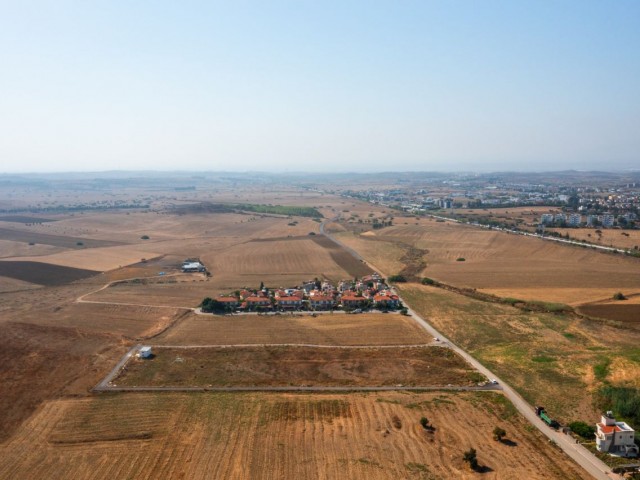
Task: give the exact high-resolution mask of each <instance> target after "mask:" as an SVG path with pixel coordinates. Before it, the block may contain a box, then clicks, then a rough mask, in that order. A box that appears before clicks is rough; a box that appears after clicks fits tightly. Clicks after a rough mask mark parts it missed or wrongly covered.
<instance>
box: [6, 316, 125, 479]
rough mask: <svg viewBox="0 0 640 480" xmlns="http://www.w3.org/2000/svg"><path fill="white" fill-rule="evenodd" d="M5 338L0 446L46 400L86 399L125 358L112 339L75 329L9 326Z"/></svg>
mask: <svg viewBox="0 0 640 480" xmlns="http://www.w3.org/2000/svg"><path fill="white" fill-rule="evenodd" d="M0 338H1V339H2V345H1V348H0V364H1V365H2V368H0V411H1V412H2V415H0V441H4V440H6V439H7V438H8V437H9V436H10V435H11V433H12V432H13V431H14V429H15V428H17V427H18V426H19V425H20V424H21V423H22V422H23V421H24V420H25V419H27V418H28V417H29V416H30V415H31V414H32V413H33V411H35V409H36V408H37V407H38V406H39V405H40V403H41V402H42V401H44V400H47V399H51V398H56V397H59V396H61V395H86V394H87V393H88V390H89V389H90V388H92V387H93V386H94V385H95V384H96V383H97V382H98V380H99V379H100V377H102V376H104V375H105V372H106V371H107V369H108V368H110V366H111V365H113V364H114V362H116V361H117V358H118V357H119V356H121V355H122V354H123V350H120V349H119V348H117V347H115V348H114V343H115V339H114V338H113V337H110V336H106V335H95V334H93V335H91V334H86V333H79V332H78V331H77V330H76V329H73V328H63V327H44V326H39V325H32V324H25V323H14V322H5V323H0ZM0 456H1V455H0ZM0 478H16V477H14V476H11V475H10V476H9V477H7V476H5V475H1V474H0Z"/></svg>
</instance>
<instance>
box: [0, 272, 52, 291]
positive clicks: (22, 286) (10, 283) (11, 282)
mask: <svg viewBox="0 0 640 480" xmlns="http://www.w3.org/2000/svg"><path fill="white" fill-rule="evenodd" d="M38 288H42V286H41V285H36V284H35V283H30V282H25V281H23V280H18V279H16V278H10V277H2V276H0V293H11V292H16V291H22V290H36V289H38Z"/></svg>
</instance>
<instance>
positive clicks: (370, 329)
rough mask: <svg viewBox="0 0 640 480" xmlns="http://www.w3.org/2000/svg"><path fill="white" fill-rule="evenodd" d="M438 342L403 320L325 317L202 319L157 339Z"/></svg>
mask: <svg viewBox="0 0 640 480" xmlns="http://www.w3.org/2000/svg"><path fill="white" fill-rule="evenodd" d="M431 340H432V338H431V337H430V336H429V335H427V333H426V332H425V331H424V330H423V329H422V328H420V327H419V326H418V325H417V324H416V322H415V321H414V320H413V319H412V318H410V317H405V316H403V315H396V314H391V313H388V314H380V313H363V314H359V315H347V314H344V313H323V314H319V315H318V316H317V317H312V316H311V315H268V316H265V315H233V316H220V315H196V314H189V316H187V317H185V318H183V319H181V320H180V321H179V322H178V323H177V324H176V325H175V326H174V327H173V328H171V329H170V330H167V331H166V332H165V333H163V334H162V335H160V336H158V337H157V338H154V339H153V344H157V345H163V344H164V345H237V344H266V343H300V344H302V343H304V344H314V345H414V344H422V343H429V342H430V341H431Z"/></svg>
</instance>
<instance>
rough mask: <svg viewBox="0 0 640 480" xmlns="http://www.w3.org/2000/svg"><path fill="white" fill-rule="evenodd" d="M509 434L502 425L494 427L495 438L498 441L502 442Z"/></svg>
mask: <svg viewBox="0 0 640 480" xmlns="http://www.w3.org/2000/svg"><path fill="white" fill-rule="evenodd" d="M506 436H507V432H506V431H504V429H502V428H500V427H496V428H494V429H493V439H494V440H495V441H496V442H501V441H502V439H503V438H504V437H506Z"/></svg>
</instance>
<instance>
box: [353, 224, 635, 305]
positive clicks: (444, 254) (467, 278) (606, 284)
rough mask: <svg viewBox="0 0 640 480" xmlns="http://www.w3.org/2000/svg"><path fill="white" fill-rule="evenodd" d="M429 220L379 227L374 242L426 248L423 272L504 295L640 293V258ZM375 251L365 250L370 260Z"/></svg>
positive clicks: (551, 297)
mask: <svg viewBox="0 0 640 480" xmlns="http://www.w3.org/2000/svg"><path fill="white" fill-rule="evenodd" d="M424 223H425V225H417V226H416V225H408V226H393V227H387V228H384V229H380V230H376V231H373V232H370V233H369V234H368V239H369V240H368V241H371V240H372V239H380V240H382V241H383V242H386V243H392V242H394V241H395V242H397V243H398V244H399V245H402V244H410V245H411V246H413V247H414V248H416V249H420V250H423V251H424V257H423V259H424V261H425V262H426V268H425V269H424V270H423V271H422V272H421V274H422V275H424V276H428V277H431V278H434V279H436V280H439V281H441V282H444V283H448V284H452V285H456V286H461V287H471V288H477V289H478V290H482V291H486V292H489V293H494V294H496V295H498V296H504V297H506V296H509V297H514V298H521V299H525V300H544V301H550V302H561V303H567V304H570V305H578V304H581V303H584V302H587V301H593V300H596V299H601V298H607V297H610V296H611V295H613V293H615V292H616V291H619V290H625V291H628V292H629V293H636V292H640V275H638V271H639V269H640V259H636V258H631V257H624V256H621V255H613V254H607V253H600V252H596V251H593V250H591V249H586V248H580V247H571V246H566V245H561V244H559V243H557V242H552V241H547V240H541V239H537V238H530V237H524V236H521V235H515V234H507V233H504V232H498V231H493V230H486V229H480V228H475V227H470V226H465V225H460V224H454V223H451V222H442V223H441V222H429V223H428V224H427V223H426V222H424ZM352 246H353V247H354V248H355V249H356V250H358V251H360V250H359V246H358V244H354V245H352ZM372 253H375V251H372V250H371V249H369V250H362V254H363V256H364V257H365V259H367V260H369V257H368V256H367V254H369V255H371V254H372ZM379 255H380V254H379ZM458 259H464V261H459V260H458ZM371 261H372V262H373V263H374V264H375V263H376V262H377V261H379V256H376V257H373V258H371Z"/></svg>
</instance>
